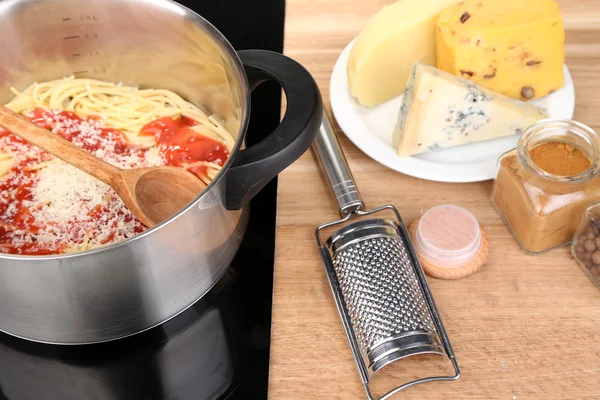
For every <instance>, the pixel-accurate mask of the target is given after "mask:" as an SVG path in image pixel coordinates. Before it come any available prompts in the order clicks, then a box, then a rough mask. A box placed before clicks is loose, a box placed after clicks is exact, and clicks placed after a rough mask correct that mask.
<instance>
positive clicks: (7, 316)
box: [0, 0, 323, 344]
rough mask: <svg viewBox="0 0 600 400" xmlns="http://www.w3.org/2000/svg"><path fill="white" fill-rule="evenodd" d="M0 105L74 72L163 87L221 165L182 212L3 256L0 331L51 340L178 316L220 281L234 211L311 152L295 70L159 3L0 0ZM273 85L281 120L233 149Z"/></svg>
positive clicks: (230, 249) (304, 93)
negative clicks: (216, 135)
mask: <svg viewBox="0 0 600 400" xmlns="http://www.w3.org/2000/svg"><path fill="white" fill-rule="evenodd" d="M0 26H1V27H2V34H1V36H0V103H6V102H7V101H8V100H9V99H10V98H11V94H10V92H9V90H8V89H9V88H10V87H11V86H14V87H17V88H24V87H26V86H28V85H29V84H31V83H32V82H35V81H37V82H41V81H47V80H51V79H57V78H61V77H64V76H69V75H72V74H74V75H75V76H77V77H91V78H96V79H103V80H109V81H118V82H124V83H127V84H136V85H140V86H141V87H154V88H165V89H170V90H173V91H175V92H177V93H179V94H180V95H181V96H183V97H184V98H186V99H187V100H189V101H191V102H193V103H195V104H197V105H199V106H201V107H203V108H204V109H205V110H207V111H208V112H210V113H212V114H214V115H216V116H217V117H219V118H220V119H221V120H222V121H223V122H224V123H225V125H226V127H227V129H228V130H229V131H230V133H231V134H232V135H233V136H234V137H236V138H237V141H236V144H235V147H234V150H233V151H232V154H231V157H230V159H229V160H228V161H227V163H226V164H225V166H224V168H223V169H222V171H221V172H220V174H219V175H218V176H217V177H216V178H215V180H214V181H213V182H212V183H211V184H210V185H209V186H208V188H207V189H206V190H205V191H204V192H203V193H202V194H201V195H200V196H199V197H198V198H197V199H196V200H195V201H194V202H193V203H192V204H190V205H189V206H188V207H187V208H185V209H184V210H182V211H181V212H180V213H179V214H178V215H176V216H174V217H173V218H171V219H170V220H168V221H166V222H164V223H163V224H161V225H158V226H156V227H155V228H153V229H151V230H149V231H147V232H145V233H143V234H142V235H139V236H137V237H135V238H132V239H130V240H127V241H124V242H121V243H118V244H115V245H111V246H107V247H103V248H100V249H96V250H92V251H87V252H83V253H78V254H72V255H59V256H48V257H46V256H44V257H32V256H29V257H27V256H10V255H0V330H1V331H4V332H6V333H9V334H11V335H15V336H19V337H23V338H26V339H30V340H35V341H41V342H48V343H63V344H75V343H92V342H100V341H107V340H112V339H117V338H121V337H124V336H128V335H132V334H134V333H137V332H140V331H142V330H145V329H148V328H150V327H152V326H155V325H157V324H160V323H162V322H164V321H166V320H167V319H169V318H171V317H173V316H175V315H177V314H178V313H180V312H182V311H183V310H185V309H186V308H187V307H189V306H190V305H191V304H193V303H194V302H195V301H196V300H198V299H199V298H200V297H202V296H203V295H204V294H205V293H206V292H207V291H208V290H209V289H210V288H211V287H212V286H213V285H214V284H215V283H216V282H217V281H218V280H219V278H220V277H221V276H222V275H223V273H224V272H225V271H226V269H227V267H228V265H229V263H230V261H231V259H232V258H233V256H234V254H235V253H236V251H237V249H238V246H239V244H240V242H241V239H242V236H243V232H244V229H245V221H246V218H245V216H246V213H245V212H244V211H243V207H244V205H245V204H246V203H247V202H248V201H249V200H250V199H251V198H252V196H254V195H255V194H256V193H258V192H259V191H260V189H261V188H262V187H264V185H266V184H267V183H268V182H269V181H270V180H271V179H272V178H273V177H275V176H276V175H277V174H278V173H279V172H280V171H282V170H283V169H284V168H286V167H287V166H288V165H289V164H291V163H292V162H293V161H294V160H295V159H297V158H298V157H299V156H300V155H301V154H302V153H304V152H305V151H306V149H308V147H309V146H310V144H311V142H312V140H313V138H314V135H315V133H316V132H317V130H318V128H319V126H320V123H321V118H322V112H323V111H322V104H321V97H320V94H319V91H318V88H317V86H316V84H315V82H314V80H313V79H312V77H311V76H310V74H309V73H308V72H307V71H306V70H305V69H304V68H303V67H301V66H300V65H299V64H298V63H296V62H295V61H293V60H291V59H289V58H286V57H284V56H282V55H280V54H276V53H271V52H266V51H258V50H252V51H243V52H240V53H237V54H236V52H235V51H234V50H233V48H232V47H231V45H230V44H229V43H228V41H227V40H226V39H225V37H223V36H222V35H221V34H220V33H219V32H218V31H217V30H216V29H215V28H214V27H213V26H212V25H210V24H209V23H208V22H207V21H206V20H204V19H203V18H202V17H200V16H199V15H197V14H195V13H194V12H192V11H190V10H189V9H187V8H185V7H183V6H180V5H179V4H177V3H174V2H171V1H167V0H103V1H88V0H0ZM268 79H274V80H276V81H278V82H279V83H280V84H281V86H282V87H283V89H284V91H285V93H286V98H287V111H286V114H285V116H284V118H283V120H282V122H281V124H280V126H279V127H278V128H277V129H276V130H275V131H274V132H273V133H272V134H271V135H270V136H269V137H268V138H267V139H265V140H263V141H262V142H260V143H259V144H257V145H255V146H252V147H250V148H246V149H243V150H242V149H241V148H242V145H243V140H244V135H245V131H246V128H247V126H248V118H249V109H250V91H251V90H252V89H253V88H255V87H256V86H257V85H259V84H260V83H261V82H263V81H265V80H268Z"/></svg>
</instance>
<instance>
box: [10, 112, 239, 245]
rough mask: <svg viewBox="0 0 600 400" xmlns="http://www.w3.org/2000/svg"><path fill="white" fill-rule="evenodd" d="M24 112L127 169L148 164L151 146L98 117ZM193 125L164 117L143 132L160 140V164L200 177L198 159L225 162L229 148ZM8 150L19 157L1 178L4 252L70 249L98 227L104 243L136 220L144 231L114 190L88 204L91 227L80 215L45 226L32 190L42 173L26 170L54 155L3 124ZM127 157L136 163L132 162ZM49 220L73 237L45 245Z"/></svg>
mask: <svg viewBox="0 0 600 400" xmlns="http://www.w3.org/2000/svg"><path fill="white" fill-rule="evenodd" d="M25 116H26V117H27V118H29V119H30V120H31V121H32V122H34V123H35V124H37V125H39V126H41V127H43V128H46V129H48V130H52V131H54V132H55V133H57V134H59V135H60V136H62V137H63V138H65V139H66V140H69V141H71V142H72V143H74V144H75V145H77V146H79V147H82V148H84V149H85V150H87V151H89V152H91V153H93V154H96V155H97V156H99V155H100V154H102V155H106V156H105V157H102V158H104V159H105V160H106V161H108V162H111V163H113V164H115V165H118V166H120V167H127V168H140V167H144V166H150V165H147V164H144V162H146V161H145V160H146V159H145V155H146V152H147V151H148V150H147V149H142V148H139V147H137V146H135V145H133V144H131V143H129V142H128V141H127V139H126V136H125V135H124V134H123V133H122V132H120V131H119V130H117V129H114V128H110V127H105V126H103V125H102V124H101V123H99V121H100V120H99V119H98V118H89V117H88V118H85V117H80V116H78V115H76V114H75V113H73V112H70V111H48V110H45V109H41V108H38V109H35V110H33V111H32V112H28V113H26V115H25ZM195 124H196V121H194V120H192V119H190V118H187V117H179V118H171V117H165V118H160V119H157V120H155V121H152V122H150V123H149V124H147V125H145V126H144V127H143V128H142V129H141V131H140V135H141V136H153V137H154V138H155V139H156V144H157V149H158V151H159V153H160V156H161V160H162V165H169V166H175V167H183V168H187V169H188V170H189V171H190V172H191V173H194V174H196V175H198V176H202V175H206V172H207V169H206V167H205V166H203V165H200V164H197V162H198V161H207V162H211V163H214V164H217V165H219V166H223V164H224V163H225V162H226V161H227V158H228V157H229V152H228V150H227V146H226V145H225V143H222V142H219V141H217V140H214V139H212V138H207V137H205V136H202V135H199V134H198V133H196V132H194V131H193V130H192V129H191V128H192V127H193V126H194V125H195ZM6 152H9V153H12V154H13V155H15V154H16V155H17V157H16V158H14V159H13V163H12V164H11V166H10V172H9V173H8V174H7V175H5V176H4V177H0V253H10V254H24V255H45V254H61V253H64V252H65V251H66V250H67V249H68V247H70V246H73V245H78V244H81V243H83V242H84V240H85V237H86V235H88V236H89V235H91V236H93V235H98V234H99V233H100V230H99V229H100V228H102V230H103V231H102V232H103V238H102V240H100V244H101V245H102V244H108V243H112V242H115V241H120V240H124V239H127V238H128V237H123V236H122V233H120V232H121V231H122V225H123V224H133V228H132V230H131V236H134V235H135V234H138V233H141V232H143V231H144V230H146V227H145V226H144V225H142V224H141V222H139V221H138V220H137V219H136V218H135V217H134V216H133V215H132V214H131V213H130V212H129V211H128V210H126V209H124V208H123V207H122V202H121V200H120V199H119V198H117V197H116V195H115V194H114V192H112V190H111V193H112V194H111V196H112V198H111V199H110V200H109V202H108V204H105V205H101V204H98V205H90V208H89V210H88V212H87V216H88V217H91V218H83V219H84V220H86V221H89V222H88V225H82V223H81V221H79V218H73V220H72V221H71V220H69V221H61V222H58V223H51V222H47V223H45V224H46V226H44V222H42V221H40V220H38V219H36V217H35V214H36V213H35V211H36V208H35V207H42V206H43V205H39V206H38V205H36V203H35V201H36V199H35V198H34V196H33V194H32V193H33V192H32V188H35V185H36V184H37V182H38V176H37V173H38V171H37V170H29V169H28V168H30V167H34V166H36V165H38V164H40V163H43V162H47V161H50V160H52V159H53V157H52V156H51V155H49V154H48V153H46V152H44V151H42V150H41V149H38V148H37V147H35V146H33V145H31V144H29V143H28V142H26V141H24V140H23V139H20V138H19V137H17V136H15V135H12V134H11V133H9V132H8V131H6V130H3V129H2V128H0V153H6ZM128 160H133V161H131V162H130V163H129V164H128V162H129V161H128ZM194 163H196V164H194ZM123 210H124V211H123ZM50 224H54V225H52V226H51V228H52V229H50V230H49V231H52V232H59V233H60V235H59V237H69V238H70V241H69V242H60V241H56V240H55V241H50V242H48V241H47V240H46V241H44V243H42V241H40V240H38V239H39V238H38V237H37V235H38V233H40V232H42V231H48V229H47V228H49V226H48V225H50ZM103 224H104V225H103ZM107 229H108V234H106V232H107ZM120 230H121V231H120ZM61 235H62V236H61ZM119 235H121V236H119Z"/></svg>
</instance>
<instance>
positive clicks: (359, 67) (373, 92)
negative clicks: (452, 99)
mask: <svg viewBox="0 0 600 400" xmlns="http://www.w3.org/2000/svg"><path fill="white" fill-rule="evenodd" d="M457 1H458V0H400V1H398V2H396V3H394V4H391V5H389V6H386V7H384V8H383V9H381V11H379V13H377V14H376V15H375V16H374V17H373V18H371V19H370V20H369V22H367V24H366V26H365V28H364V29H363V31H362V32H361V33H360V34H359V35H358V37H357V38H356V41H355V42H354V45H353V46H352V49H351V51H350V55H349V58H348V64H347V70H348V85H349V87H350V92H351V93H352V95H353V96H354V97H355V98H356V99H357V100H358V102H359V103H361V104H362V105H365V106H369V107H372V106H376V105H378V104H380V103H382V102H384V101H386V100H389V99H391V98H392V97H395V96H398V95H400V94H401V93H402V92H403V91H404V87H405V85H406V79H407V78H408V75H409V74H410V70H411V68H412V65H413V63H414V62H415V61H420V62H422V63H425V64H431V65H435V63H436V58H435V57H436V50H435V24H436V21H437V18H438V16H439V14H440V12H441V11H442V10H443V9H444V8H446V7H448V6H449V5H452V4H454V3H456V2H457Z"/></svg>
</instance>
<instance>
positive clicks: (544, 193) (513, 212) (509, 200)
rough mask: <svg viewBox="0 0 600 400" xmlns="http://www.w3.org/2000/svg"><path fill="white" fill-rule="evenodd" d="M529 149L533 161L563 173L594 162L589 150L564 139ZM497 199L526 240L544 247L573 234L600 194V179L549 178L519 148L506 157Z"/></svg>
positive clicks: (532, 248) (528, 245) (531, 246)
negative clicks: (524, 158) (528, 164)
mask: <svg viewBox="0 0 600 400" xmlns="http://www.w3.org/2000/svg"><path fill="white" fill-rule="evenodd" d="M528 153H529V158H530V162H531V163H535V164H536V165H537V167H538V168H540V169H542V170H543V171H546V172H548V173H550V174H553V175H558V176H572V175H576V174H579V173H582V172H584V171H586V170H587V169H588V167H590V165H591V162H590V160H589V159H588V158H587V157H586V155H585V154H584V153H583V151H581V150H579V149H578V148H576V147H574V146H571V145H568V144H565V143H560V142H548V143H542V144H540V145H538V146H536V147H534V148H532V149H531V150H530V151H529V152H528ZM491 200H492V203H493V204H494V206H495V207H496V209H497V210H498V212H499V213H500V215H501V216H502V217H503V218H504V220H505V222H506V224H507V225H508V227H509V228H510V230H511V231H512V233H513V235H514V236H515V238H516V239H517V240H518V242H519V243H520V244H521V246H522V247H523V248H524V249H525V250H526V251H528V252H531V253H539V252H542V251H545V250H549V249H551V248H553V247H556V246H559V245H562V244H566V243H568V242H570V241H571V240H572V239H573V235H574V233H575V230H576V228H577V223H578V219H579V216H580V215H581V213H582V212H583V211H584V210H585V209H586V207H588V206H589V205H590V204H592V203H594V202H596V201H598V200H600V179H598V177H597V176H596V177H595V178H590V179H589V180H587V181H585V182H583V183H579V184H569V183H565V182H560V181H556V180H551V179H547V178H545V177H542V176H541V175H539V174H537V173H535V172H533V171H531V170H529V169H528V168H525V166H524V164H523V163H522V161H521V160H520V159H519V157H518V156H517V151H516V150H514V151H512V152H509V153H507V154H505V155H504V156H503V157H502V158H501V159H500V162H499V168H498V174H497V176H496V181H495V184H494V189H493V193H492V199H491Z"/></svg>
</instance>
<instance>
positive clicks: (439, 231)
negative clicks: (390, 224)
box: [409, 204, 488, 279]
mask: <svg viewBox="0 0 600 400" xmlns="http://www.w3.org/2000/svg"><path fill="white" fill-rule="evenodd" d="M409 231H410V234H411V237H412V240H413V244H414V246H415V251H416V253H417V255H418V257H419V260H420V261H421V264H422V266H423V269H424V270H425V272H426V273H427V275H430V276H433V277H435V278H440V279H459V278H464V277H466V276H469V275H471V274H472V273H474V272H476V271H477V270H479V268H481V266H482V265H483V263H484V262H485V259H486V258H487V253H488V247H487V239H486V237H485V234H484V233H483V231H482V229H481V227H480V226H479V223H478V222H477V219H476V218H475V217H474V216H473V214H471V213H470V212H469V211H467V210H465V209H464V208H462V207H458V206H454V205H449V204H444V205H440V206H437V207H434V208H432V209H430V210H428V211H427V212H426V213H425V214H423V216H422V217H421V218H420V219H418V220H416V221H414V222H413V223H412V224H411V226H410V228H409Z"/></svg>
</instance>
